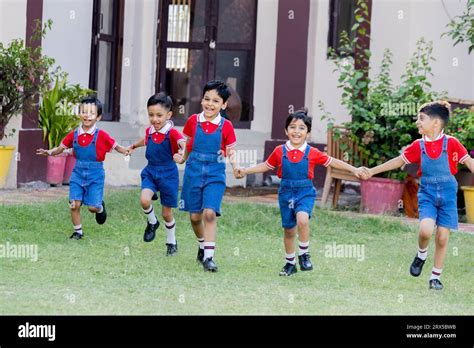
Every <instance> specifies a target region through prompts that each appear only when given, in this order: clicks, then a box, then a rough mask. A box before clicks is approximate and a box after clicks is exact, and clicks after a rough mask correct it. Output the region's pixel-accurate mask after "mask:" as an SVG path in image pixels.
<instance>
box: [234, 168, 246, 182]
mask: <svg viewBox="0 0 474 348" xmlns="http://www.w3.org/2000/svg"><path fill="white" fill-rule="evenodd" d="M245 175H247V173H246V171H245V168H242V167H236V168H234V176H235V178H236V179H242V178H243V177H244V176H245Z"/></svg>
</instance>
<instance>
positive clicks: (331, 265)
mask: <svg viewBox="0 0 474 348" xmlns="http://www.w3.org/2000/svg"><path fill="white" fill-rule="evenodd" d="M106 203H107V208H108V212H109V217H108V220H107V223H106V224H105V225H103V226H99V225H97V224H96V223H95V220H94V216H93V215H92V214H90V213H88V212H87V210H86V209H85V208H83V211H82V212H83V229H84V233H85V236H86V237H85V238H84V239H83V240H80V241H72V240H69V239H68V237H69V235H70V234H71V233H72V226H71V222H70V217H69V211H68V206H67V197H64V200H61V201H58V202H53V203H41V204H31V205H9V206H0V244H5V243H7V242H8V243H10V245H11V244H15V245H18V244H37V245H38V260H37V261H36V262H32V261H31V260H30V259H19V258H0V314H48V315H55V314H124V315H127V314H145V315H159V314H168V315H169V314H171V315H173V314H179V315H183V314H218V315H220V314H230V315H232V314H237V315H239V314H255V315H261V314H289V315H292V314H309V315H338V314H339V315H344V314H348V315H358V314H375V315H378V314H387V315H392V314H407V315H418V314H433V315H442V314H453V315H466V314H468V315H473V314H474V299H473V296H472V289H473V288H474V277H473V276H474V267H473V266H474V253H473V252H472V250H473V249H474V236H473V235H469V234H464V233H452V234H451V239H450V242H449V243H450V244H449V249H448V256H447V260H446V262H445V267H444V273H443V276H442V280H443V283H444V285H445V289H444V290H443V291H441V292H434V291H429V290H428V287H427V283H428V278H429V274H430V271H431V267H432V263H433V253H434V245H433V242H434V241H433V240H432V242H431V244H430V250H429V256H428V260H427V263H426V264H425V269H424V271H423V274H422V275H421V276H420V277H419V278H413V277H411V276H410V275H409V273H408V268H409V265H410V263H411V261H412V259H413V257H414V255H415V251H416V241H417V231H416V229H414V228H413V227H409V226H405V225H402V224H399V223H397V222H388V221H386V220H384V219H383V218H360V219H348V218H344V217H341V216H338V215H337V214H335V213H333V212H330V211H326V210H320V209H316V210H315V212H314V216H313V219H312V221H311V231H312V239H311V245H310V249H311V253H312V261H313V263H314V266H315V269H314V270H313V271H312V272H298V273H297V274H296V275H294V276H292V277H289V278H284V277H279V276H278V272H279V270H280V268H281V267H282V266H283V264H284V259H283V258H284V250H283V242H282V231H281V228H280V216H279V211H278V209H276V208H273V207H268V206H264V205H250V204H224V206H223V214H224V215H223V216H222V217H221V218H219V225H218V240H217V249H216V261H217V264H218V266H219V272H218V273H215V274H210V273H204V272H203V270H202V267H201V266H200V265H198V264H197V263H196V262H195V257H196V251H197V242H196V240H195V237H194V234H193V233H192V230H191V227H190V224H189V221H188V215H187V214H185V213H181V212H177V211H176V213H175V217H176V220H177V238H178V244H179V253H178V256H176V257H171V258H170V257H166V256H165V245H164V243H165V240H166V236H165V234H166V233H165V231H164V229H163V227H160V229H159V230H158V232H159V233H158V234H157V238H156V239H155V241H153V242H152V243H144V242H143V240H142V238H143V230H144V227H145V225H146V222H145V217H144V214H143V213H142V211H141V208H140V207H139V189H136V190H129V189H128V190H120V191H113V192H107V194H106ZM333 243H336V245H341V244H357V245H359V246H364V252H365V255H364V256H365V258H364V260H363V261H357V258H349V257H345V258H334V257H328V255H326V246H327V245H332V244H333Z"/></svg>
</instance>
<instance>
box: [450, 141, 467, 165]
mask: <svg viewBox="0 0 474 348" xmlns="http://www.w3.org/2000/svg"><path fill="white" fill-rule="evenodd" d="M449 147H450V150H451V149H452V150H451V151H450V152H451V153H452V154H453V155H454V156H453V159H454V161H455V162H459V163H461V164H463V163H464V161H465V160H467V159H468V157H469V153H468V152H467V149H466V148H465V147H464V145H463V144H461V142H460V141H459V140H458V139H456V138H455V137H449ZM456 159H457V161H456Z"/></svg>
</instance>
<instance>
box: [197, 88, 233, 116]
mask: <svg viewBox="0 0 474 348" xmlns="http://www.w3.org/2000/svg"><path fill="white" fill-rule="evenodd" d="M201 106H202V111H204V116H205V117H206V118H207V119H213V118H214V117H216V116H217V115H218V114H219V112H220V111H221V109H225V108H226V107H227V102H224V99H222V97H221V96H220V95H219V94H217V91H216V90H215V89H212V90H210V91H206V93H204V97H202V100H201Z"/></svg>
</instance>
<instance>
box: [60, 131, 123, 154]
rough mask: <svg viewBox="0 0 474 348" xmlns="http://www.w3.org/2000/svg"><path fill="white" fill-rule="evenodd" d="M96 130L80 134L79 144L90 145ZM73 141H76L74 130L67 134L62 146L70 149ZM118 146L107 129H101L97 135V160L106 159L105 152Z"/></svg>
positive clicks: (78, 137)
mask: <svg viewBox="0 0 474 348" xmlns="http://www.w3.org/2000/svg"><path fill="white" fill-rule="evenodd" d="M95 132H97V129H96V130H95V131H94V133H92V134H89V133H82V134H81V135H78V136H77V142H78V144H79V146H83V147H86V146H89V144H90V143H91V142H92V139H94V134H95ZM73 143H74V131H72V132H70V133H69V134H68V135H66V137H65V138H64V139H63V141H62V142H61V146H62V147H64V148H66V149H70V148H72V147H73ZM116 146H117V143H116V142H115V140H114V139H113V138H112V137H111V136H110V135H109V134H108V133H107V132H106V131H103V130H102V129H99V134H98V135H97V143H96V154H97V158H96V160H97V162H103V161H104V160H105V154H106V153H107V152H110V151H111V150H112V149H114V148H115V147H116ZM75 156H76V155H74V157H75Z"/></svg>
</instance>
